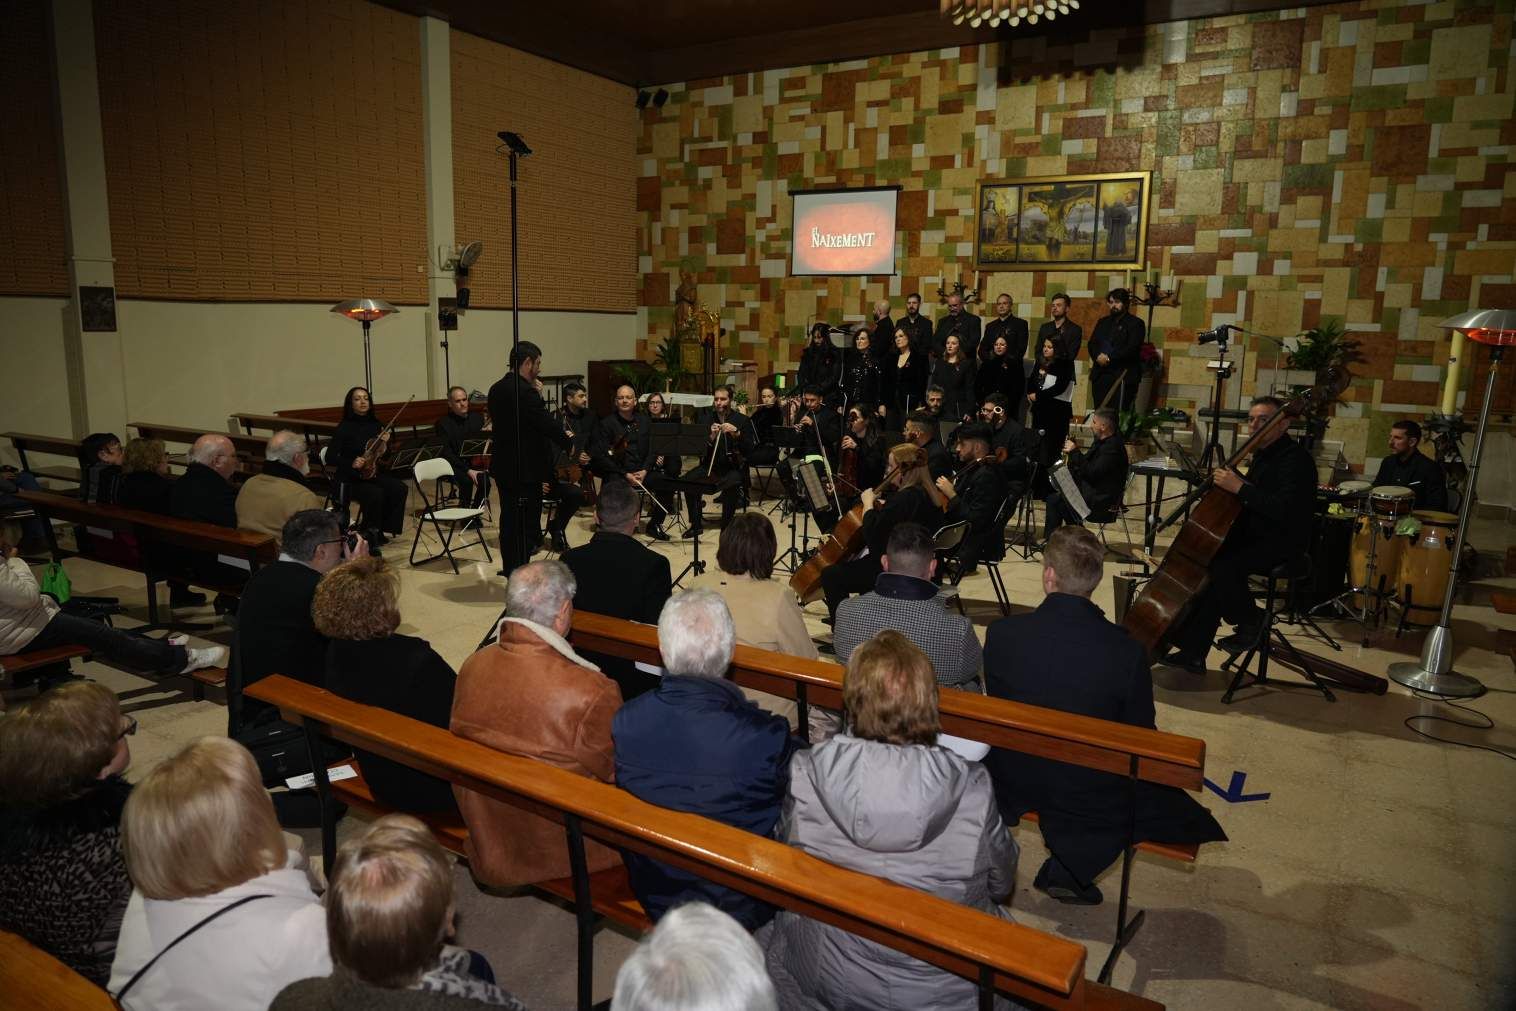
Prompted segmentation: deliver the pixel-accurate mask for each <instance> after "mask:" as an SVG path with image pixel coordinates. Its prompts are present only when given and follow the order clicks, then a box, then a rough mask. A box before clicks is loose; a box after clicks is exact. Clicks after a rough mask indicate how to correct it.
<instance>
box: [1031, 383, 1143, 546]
mask: <svg viewBox="0 0 1516 1011" xmlns="http://www.w3.org/2000/svg"><path fill="white" fill-rule="evenodd" d="M1117 424H1118V422H1117V418H1116V412H1115V411H1113V410H1111V409H1109V408H1106V409H1105V410H1101V411H1096V412H1095V416H1094V417H1093V418H1091V419H1090V427H1091V428H1093V429H1094V430H1095V441H1094V442H1092V443H1090V449H1089V452H1087V453H1086V452H1082V451H1081V450H1080V449H1079V444H1078V443H1077V442H1075V441H1074V440H1073V439H1066V440H1064V443H1063V451H1064V452H1065V453H1067V454H1068V455H1069V474H1071V475H1072V476H1073V478H1074V481H1075V483H1076V484H1077V485H1078V486H1079V493H1080V494H1081V495H1083V496H1084V502H1085V505H1087V506H1089V507H1090V515H1091V516H1100V515H1105V516H1109V515H1110V514H1111V512H1112V511H1113V510H1114V509H1115V508H1116V507H1117V506H1119V505H1120V504H1121V493H1122V492H1123V491H1124V490H1125V489H1126V471H1127V458H1126V446H1124V445H1122V443H1121V437H1120V436H1119V435H1117V434H1116V426H1117ZM1064 523H1073V524H1075V525H1077V526H1083V525H1084V518H1083V517H1081V516H1080V515H1079V513H1078V512H1077V511H1076V510H1075V509H1074V507H1073V506H1072V505H1070V504H1069V502H1068V501H1066V500H1065V498H1064V496H1063V493H1062V492H1061V491H1058V490H1057V489H1056V486H1055V488H1054V490H1053V491H1052V492H1050V493H1049V494H1048V497H1047V523H1046V525H1045V526H1044V527H1043V529H1042V539H1043V540H1044V541H1046V540H1048V539H1049V538H1050V537H1052V536H1053V531H1054V530H1057V529H1058V527H1059V526H1061V525H1062V524H1064Z"/></svg>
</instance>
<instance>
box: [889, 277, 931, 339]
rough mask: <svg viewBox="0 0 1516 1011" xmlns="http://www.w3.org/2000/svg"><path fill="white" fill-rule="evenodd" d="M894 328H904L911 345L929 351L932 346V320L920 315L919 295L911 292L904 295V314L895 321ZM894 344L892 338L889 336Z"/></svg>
mask: <svg viewBox="0 0 1516 1011" xmlns="http://www.w3.org/2000/svg"><path fill="white" fill-rule="evenodd" d="M895 329H896V330H904V331H905V332H906V334H907V336H909V337H910V338H911V347H913V348H920V349H921V350H922V351H929V350H930V349H931V347H932V321H931V320H929V319H927V318H926V317H925V316H923V315H921V296H920V295H918V294H917V293H916V292H914V291H913V292H911V293H910V294H909V295H907V296H906V297H905V315H904V316H902V317H900V319H899V320H898V321H896V323H895ZM890 346H891V347H893V346H894V338H893V337H891V338H890Z"/></svg>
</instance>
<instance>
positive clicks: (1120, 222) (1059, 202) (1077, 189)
mask: <svg viewBox="0 0 1516 1011" xmlns="http://www.w3.org/2000/svg"><path fill="white" fill-rule="evenodd" d="M1152 181H1153V174H1152V173H1151V172H1107V173H1104V174H1100V175H1084V176H1044V177H1042V178H1036V179H988V180H985V181H984V182H981V183H980V184H979V193H978V197H979V199H978V201H977V204H976V206H977V207H978V214H977V216H976V219H975V222H974V226H975V227H974V262H975V266H977V267H978V268H979V269H980V270H1049V269H1063V268H1068V269H1081V268H1093V267H1113V268H1117V269H1126V268H1130V269H1140V268H1141V267H1142V266H1143V261H1144V257H1145V251H1146V249H1147V235H1148V202H1149V197H1150V192H1149V191H1150V190H1151V188H1152Z"/></svg>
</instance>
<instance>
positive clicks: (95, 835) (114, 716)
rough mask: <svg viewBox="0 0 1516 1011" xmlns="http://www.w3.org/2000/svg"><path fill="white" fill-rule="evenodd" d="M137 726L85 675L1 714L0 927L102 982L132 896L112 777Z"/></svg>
mask: <svg viewBox="0 0 1516 1011" xmlns="http://www.w3.org/2000/svg"><path fill="white" fill-rule="evenodd" d="M136 729H137V721H136V720H133V719H131V718H130V717H127V716H122V715H121V706H120V704H119V703H118V702H117V699H116V695H115V693H114V692H112V691H111V690H110V689H108V688H106V687H105V686H104V685H98V684H95V683H94V682H87V681H75V682H71V683H69V684H64V685H61V686H59V687H57V688H54V689H53V690H52V691H49V692H44V693H43V694H41V695H38V696H36V697H35V698H31V699H28V700H27V701H25V702H23V703H21V704H20V705H18V706H16V707H15V708H14V709H12V710H11V711H10V712H8V713H6V714H5V715H4V716H0V930H8V931H11V932H12V933H16V934H20V935H21V936H22V937H25V938H26V939H27V940H28V941H31V942H32V943H33V944H35V945H36V946H37V947H39V948H41V949H43V950H44V951H47V952H49V953H51V954H52V955H54V956H56V957H57V958H58V959H59V961H61V962H63V963H64V964H65V965H67V966H68V967H69V968H70V969H73V970H74V971H75V972H77V973H79V974H80V975H81V976H84V977H85V978H86V979H89V980H90V981H91V982H94V983H97V984H99V985H101V986H104V985H105V981H106V978H107V977H108V976H109V975H110V968H111V958H112V957H113V956H114V954H115V950H116V935H117V933H118V932H119V931H120V929H121V914H122V913H123V911H125V909H126V900H127V898H128V896H130V895H131V893H132V883H131V880H130V879H129V878H128V877H127V876H126V862H125V861H124V860H123V859H122V856H121V809H122V808H123V807H124V806H125V804H126V798H127V796H128V794H130V792H131V786H130V785H128V784H127V782H126V780H125V779H123V778H122V777H121V774H122V773H123V772H124V771H125V770H126V767H127V764H128V763H129V762H130V761H131V752H130V750H129V749H128V747H127V743H126V738H127V736H128V735H130V734H132V733H134V732H135V731H136Z"/></svg>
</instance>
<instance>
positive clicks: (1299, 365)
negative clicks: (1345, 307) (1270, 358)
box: [1289, 318, 1363, 375]
mask: <svg viewBox="0 0 1516 1011" xmlns="http://www.w3.org/2000/svg"><path fill="white" fill-rule="evenodd" d="M1295 341H1296V344H1295V350H1293V351H1291V352H1290V362H1289V364H1290V368H1292V369H1298V370H1300V371H1302V372H1314V373H1316V374H1318V375H1320V374H1321V373H1322V372H1323V371H1325V370H1326V369H1329V368H1332V367H1333V366H1336V367H1338V368H1345V367H1347V366H1348V365H1351V364H1352V363H1354V362H1361V361H1363V354H1362V352H1360V351H1359V342H1358V341H1355V340H1350V339H1348V338H1347V337H1344V336H1343V330H1342V321H1341V320H1339V319H1334V318H1328V319H1324V320H1322V321H1321V325H1320V326H1316V327H1312V328H1311V329H1309V330H1302V331H1301V332H1300V333H1299V334H1297V335H1296V337H1295Z"/></svg>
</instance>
